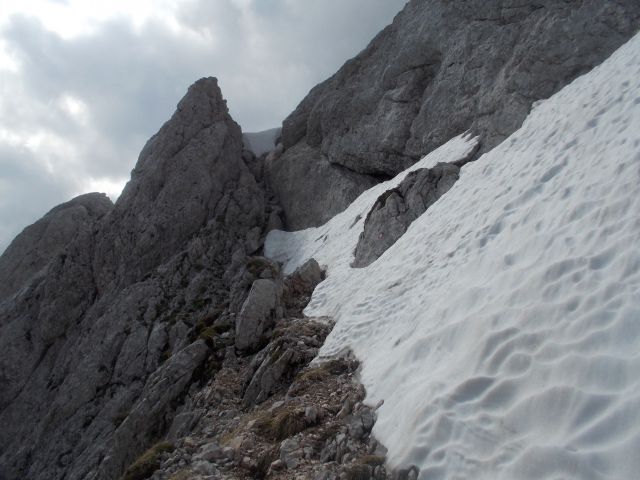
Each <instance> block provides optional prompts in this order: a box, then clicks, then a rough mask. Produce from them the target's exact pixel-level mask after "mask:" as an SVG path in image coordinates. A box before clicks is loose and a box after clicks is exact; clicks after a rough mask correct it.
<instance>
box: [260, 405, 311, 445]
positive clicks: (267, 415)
mask: <svg viewBox="0 0 640 480" xmlns="http://www.w3.org/2000/svg"><path fill="white" fill-rule="evenodd" d="M255 427H256V429H257V430H258V432H259V433H260V434H261V435H262V436H264V437H267V438H270V439H273V440H277V441H281V440H284V439H285V438H289V437H292V436H294V435H295V434H296V433H299V432H301V431H303V430H304V429H305V428H307V424H306V422H305V419H304V410H302V409H300V408H295V407H288V406H284V407H280V408H278V409H276V410H275V411H274V412H264V413H263V414H262V415H260V416H259V417H258V418H257V419H256V423H255Z"/></svg>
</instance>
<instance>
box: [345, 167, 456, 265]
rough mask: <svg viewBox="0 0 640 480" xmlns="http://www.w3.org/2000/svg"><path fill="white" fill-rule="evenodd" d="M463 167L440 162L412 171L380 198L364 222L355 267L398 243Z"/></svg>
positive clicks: (447, 188) (354, 262)
mask: <svg viewBox="0 0 640 480" xmlns="http://www.w3.org/2000/svg"><path fill="white" fill-rule="evenodd" d="M459 172H460V168H459V167H458V166H457V165H453V164H451V163H438V164H437V165H436V166H435V167H433V168H421V169H419V170H414V171H413V172H410V173H409V174H408V175H407V176H406V178H405V179H404V180H403V181H402V182H401V183H400V184H399V185H398V186H397V187H396V188H393V189H391V190H387V191H386V192H384V193H383V194H382V195H380V196H379V197H378V199H377V200H376V202H375V203H374V204H373V206H372V207H371V210H370V211H369V213H368V214H367V218H366V219H365V221H364V228H363V230H362V233H361V234H360V238H359V239H358V244H357V246H356V251H355V255H354V257H355V258H354V260H353V263H352V264H351V266H352V267H366V266H368V265H370V264H371V263H373V262H374V261H375V260H376V259H378V258H379V257H380V255H382V254H383V253H384V252H386V251H387V249H388V248H389V247H390V246H391V245H393V244H394V243H396V240H398V239H399V238H400V237H401V236H402V235H404V232H406V231H407V229H408V228H409V225H411V223H412V222H413V221H414V220H415V219H416V218H418V217H419V216H420V215H422V214H423V213H424V212H425V211H426V210H427V209H428V208H429V207H430V206H431V205H433V204H434V203H435V202H436V201H437V200H438V199H439V198H440V197H441V196H442V195H444V194H445V193H447V192H448V191H449V189H450V188H451V187H452V186H453V184H454V183H455V182H456V181H457V180H458V177H459Z"/></svg>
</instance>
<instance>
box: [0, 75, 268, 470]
mask: <svg viewBox="0 0 640 480" xmlns="http://www.w3.org/2000/svg"><path fill="white" fill-rule="evenodd" d="M88 198H89V199H93V200H95V198H96V197H95V196H92V197H88ZM86 203H87V198H85V199H77V200H75V201H73V202H70V205H71V206H73V205H86ZM98 203H99V204H100V205H102V203H100V202H98ZM84 208H86V207H84ZM105 210H107V207H104V208H102V210H98V211H99V212H100V214H99V215H93V216H92V215H89V214H86V215H84V216H82V215H81V216H78V215H76V217H75V218H76V219H79V221H78V222H77V225H76V226H75V227H74V228H71V229H68V228H67V227H66V223H65V222H64V221H58V217H59V216H60V215H63V214H65V213H64V212H68V211H69V208H68V207H64V208H62V207H60V208H59V209H54V211H53V213H54V215H57V216H54V220H56V221H49V219H48V217H45V219H43V220H42V221H41V222H40V224H43V222H47V225H49V231H52V230H53V231H56V232H57V231H60V232H63V233H64V232H67V231H69V232H71V233H69V234H67V233H65V234H64V235H66V236H64V235H62V234H60V236H61V237H64V238H63V241H60V242H59V248H58V249H55V248H53V249H48V250H47V255H48V257H46V258H45V257H43V256H42V255H39V254H38V249H37V248H35V247H34V246H33V243H32V238H34V235H32V234H31V232H33V231H37V229H39V228H40V227H39V225H38V224H36V226H34V227H30V228H29V229H27V230H26V231H25V233H23V234H22V235H21V236H20V237H18V239H16V242H14V244H12V246H11V248H10V249H8V250H7V253H5V255H4V256H3V260H2V261H3V262H5V264H9V265H30V264H33V265H34V267H33V269H32V270H33V271H34V272H35V270H37V272H35V273H34V274H33V275H31V276H29V274H30V273H31V270H23V272H24V273H25V275H24V278H23V279H18V280H20V282H18V281H16V282H15V284H14V286H13V288H12V291H13V292H15V293H13V294H12V293H11V292H7V293H6V294H5V296H4V297H3V298H2V300H1V303H0V319H1V320H0V322H1V323H0V328H1V329H2V332H1V335H0V347H1V351H2V355H0V371H1V372H2V378H1V379H0V380H1V383H2V387H3V388H2V389H0V420H1V421H2V423H3V425H4V426H5V427H4V428H3V429H2V432H0V452H2V453H1V454H0V476H1V477H3V478H7V479H14V478H30V479H40V478H42V479H44V478H46V479H55V478H68V479H74V478H78V479H80V478H83V479H85V478H96V479H98V478H105V479H106V478H109V479H110V478H117V477H118V476H119V475H120V473H121V472H122V471H123V470H124V468H125V467H126V466H127V465H128V464H129V463H130V462H131V461H132V460H133V459H135V458H136V456H137V455H138V454H139V453H140V452H141V451H144V450H145V449H146V448H147V447H148V445H149V443H152V442H153V441H155V439H156V438H158V437H160V436H162V435H163V432H165V431H166V430H167V429H168V428H170V426H171V424H172V422H173V416H174V413H175V408H176V406H177V405H179V404H181V403H182V401H183V399H184V398H185V395H186V393H187V392H188V390H189V388H190V387H191V386H192V385H193V383H194V382H197V381H198V378H199V375H200V371H201V370H202V368H203V365H205V364H206V362H207V359H208V358H209V356H210V349H209V347H208V346H207V344H206V342H205V341H204V340H202V339H198V338H197V335H196V333H195V332H196V330H197V322H198V321H199V319H200V318H202V317H207V318H209V317H217V316H218V315H221V314H222V313H223V312H225V311H226V312H227V313H226V315H227V317H233V315H234V314H235V313H234V312H235V310H234V309H235V308H237V305H238V304H241V302H242V300H243V298H242V297H243V295H244V293H245V291H244V288H245V287H246V286H245V285H244V284H242V281H241V280H242V278H241V279H240V280H238V279H237V275H239V273H238V272H239V271H241V270H242V268H243V266H244V261H245V258H246V256H247V255H248V254H251V253H252V252H254V251H255V250H257V249H259V248H260V245H261V235H262V234H263V232H264V228H265V226H266V225H267V222H268V218H269V212H270V207H269V201H268V198H267V194H266V190H265V189H264V187H263V186H262V185H261V184H260V179H256V177H254V175H253V173H252V171H251V170H250V169H249V167H248V166H247V164H246V163H245V161H244V159H243V152H242V137H241V131H240V127H239V126H238V125H237V124H236V123H235V122H234V121H233V120H232V119H231V117H230V116H229V114H228V110H227V107H226V103H225V101H224V100H223V98H222V95H221V93H220V90H219V88H218V86H217V82H216V80H215V79H202V80H200V81H198V82H196V83H195V84H194V85H193V86H192V87H191V88H190V89H189V92H188V93H187V95H186V96H185V98H184V99H183V100H182V101H181V102H180V104H179V105H178V110H177V112H176V113H175V114H174V116H173V117H172V118H171V120H169V121H168V122H167V123H166V124H165V125H164V126H163V127H162V128H161V129H160V131H159V132H158V134H157V135H155V136H154V137H153V138H152V139H151V140H150V141H149V142H148V143H147V145H146V146H145V148H144V149H143V151H142V153H141V155H140V159H139V161H138V164H137V166H136V168H135V170H134V171H133V174H132V180H131V182H129V184H128V185H127V187H126V189H125V191H124V192H123V194H122V196H121V198H120V199H119V200H118V202H117V203H116V205H115V206H114V207H113V208H109V210H108V211H107V212H105ZM56 212H57V213H56ZM65 215H66V214H65ZM65 218H66V217H65ZM63 220H64V218H63ZM56 229H57V230H56ZM36 238H37V237H36ZM36 247H37V244H36ZM45 262H46V263H47V264H46V266H45V267H43V268H40V265H41V264H44V263H45ZM27 277H28V278H27ZM245 280H246V279H245ZM232 287H233V289H235V290H233V291H232ZM248 287H250V285H249V286H248Z"/></svg>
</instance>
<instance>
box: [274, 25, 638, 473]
mask: <svg viewBox="0 0 640 480" xmlns="http://www.w3.org/2000/svg"><path fill="white" fill-rule="evenodd" d="M473 142H474V140H472V139H469V138H463V137H458V138H456V139H454V140H452V141H451V142H449V143H448V144H446V145H445V146H443V147H442V148H440V149H438V150H437V151H435V152H433V153H432V154H430V155H429V156H427V157H426V158H425V159H424V160H422V161H421V164H420V165H416V167H414V168H417V167H420V166H429V165H432V164H434V163H435V162H437V161H453V160H455V159H456V158H459V157H462V156H463V155H464V153H465V152H466V151H467V150H468V149H470V148H472V146H473ZM398 181H399V180H398V179H394V180H393V181H392V182H393V183H397V182H398ZM388 188H389V185H388V184H387V185H381V186H378V187H375V188H374V189H372V190H371V191H369V192H365V193H364V194H363V195H362V196H361V197H359V198H358V199H357V200H356V201H355V202H354V203H353V204H352V205H351V206H350V207H349V208H348V209H347V210H346V211H344V212H343V213H341V214H339V215H338V216H336V217H335V218H334V219H332V220H331V221H330V222H328V223H327V224H326V225H324V226H323V227H320V228H316V229H310V230H305V231H301V232H294V233H284V232H273V233H272V234H271V235H269V237H268V241H267V254H268V255H269V256H272V257H274V258H276V259H278V260H280V261H283V262H285V263H286V268H287V270H289V271H290V270H292V269H294V268H295V267H296V266H297V265H299V264H300V263H301V262H303V261H304V260H305V259H307V258H309V257H314V258H316V259H317V260H318V261H319V262H320V263H321V264H325V265H326V266H327V267H328V278H327V279H326V280H325V281H324V282H323V283H321V284H320V285H319V286H318V287H317V289H316V291H315V292H314V295H313V298H312V301H311V303H310V304H309V306H308V307H307V309H306V311H305V313H307V314H308V315H331V316H333V317H335V319H336V321H337V324H336V327H335V328H334V330H333V332H332V333H331V335H330V336H329V338H328V339H327V342H326V344H325V346H324V347H323V349H322V351H321V354H322V355H331V354H333V353H335V352H338V351H340V350H342V349H344V348H345V347H351V348H352V349H353V350H354V352H355V353H356V355H357V356H358V357H359V358H360V359H361V360H362V362H363V369H362V378H361V379H362V382H363V383H364V385H365V386H366V388H367V394H368V401H369V402H370V403H372V404H375V403H377V402H378V401H379V400H381V399H384V405H383V406H382V407H381V408H380V410H379V412H378V413H379V417H378V421H377V423H376V425H375V429H374V433H375V435H376V436H377V437H378V438H379V439H380V440H381V441H382V442H383V443H384V444H385V445H386V446H387V447H388V448H389V460H390V462H391V464H392V465H410V464H415V465H417V466H419V467H420V478H421V479H425V480H426V479H428V480H482V479H486V480H489V479H491V480H519V479H531V480H544V479H547V480H561V479H580V480H590V479H594V480H595V479H612V480H633V479H636V478H640V36H636V37H635V38H634V39H632V40H631V41H630V42H629V43H628V44H627V45H625V46H623V47H622V48H621V49H620V50H619V51H618V52H616V53H615V54H614V55H613V56H612V57H611V58H610V59H609V60H607V61H606V62H605V63H604V64H603V65H601V66H600V67H598V68H596V69H595V70H593V71H592V72H591V73H589V74H587V75H585V76H583V77H581V78H579V79H577V80H576V81H574V82H573V83H572V84H571V85H569V86H568V87H566V88H564V89H563V90H562V91H561V92H559V93H558V94H556V95H554V96H553V97H552V98H550V99H549V100H547V101H544V102H540V103H539V104H537V105H536V107H535V108H534V110H533V111H532V112H531V114H530V115H529V117H528V119H527V120H526V121H525V123H524V125H523V126H522V128H521V129H520V130H519V131H518V132H516V133H515V134H514V135H512V136H511V137H510V138H509V139H507V140H506V141H505V142H503V143H502V144H501V145H500V146H498V147H497V148H495V149H494V150H492V151H491V152H489V153H487V154H485V155H483V156H482V157H481V158H480V159H479V160H478V161H477V162H474V163H472V164H468V165H466V166H465V167H464V168H463V170H462V172H461V178H460V180H459V181H458V182H457V183H456V184H455V185H454V186H453V188H452V189H451V190H450V191H449V192H448V193H447V194H445V195H444V196H443V197H442V198H440V199H439V200H438V202H436V203H435V204H434V205H433V206H432V207H431V208H430V209H429V210H428V211H427V212H426V213H425V214H423V215H422V216H421V217H420V218H419V219H417V220H416V221H415V222H414V223H413V224H412V225H411V227H410V228H409V230H408V231H407V233H406V234H405V235H404V236H403V237H402V238H400V239H399V240H398V241H397V242H396V244H395V245H393V246H392V247H391V248H390V249H389V250H387V252H385V254H384V255H382V257H380V258H379V259H378V260H377V261H376V262H374V263H373V264H371V265H370V266H369V267H367V268H364V269H352V268H350V267H349V263H350V262H351V261H352V259H353V250H354V248H355V245H356V243H357V239H358V236H359V234H360V232H361V231H362V224H363V219H364V217H365V216H366V213H367V211H368V208H369V207H370V206H371V205H372V204H373V202H374V201H375V199H376V197H377V196H378V194H379V193H381V192H382V191H384V190H385V189H388ZM358 218H360V219H359V220H357V219H358ZM354 223H355V224H354Z"/></svg>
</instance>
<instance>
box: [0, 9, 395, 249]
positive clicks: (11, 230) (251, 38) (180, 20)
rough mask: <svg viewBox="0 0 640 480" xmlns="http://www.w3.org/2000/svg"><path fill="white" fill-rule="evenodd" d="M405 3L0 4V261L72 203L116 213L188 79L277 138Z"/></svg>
mask: <svg viewBox="0 0 640 480" xmlns="http://www.w3.org/2000/svg"><path fill="white" fill-rule="evenodd" d="M404 2H405V0H324V1H322V2H318V1H317V0H213V1H212V0H111V1H109V2H89V1H87V0H29V1H24V0H3V1H2V2H0V251H2V250H4V247H6V245H7V244H8V242H9V241H10V240H11V238H12V237H14V236H15V235H16V234H17V233H18V232H19V231H20V229H22V228H24V227H25V226H26V225H28V224H29V223H32V222H33V221H35V220H36V219H37V218H38V217H40V216H41V215H43V214H44V213H45V212H46V211H48V210H49V209H50V208H52V207H53V206H55V205H56V204H58V203H61V202H64V201H67V200H69V199H70V198H72V197H73V196H75V195H77V194H80V193H85V192H89V191H96V190H97V191H104V192H105V193H107V194H109V195H110V196H111V197H112V198H113V199H115V197H117V196H118V194H119V192H120V191H121V189H122V186H123V185H124V183H125V181H126V179H128V177H129V172H130V171H131V169H132V168H133V166H134V165H135V161H136V158H137V155H138V152H139V151H140V150H141V148H142V146H143V145H144V143H145V141H146V140H147V139H148V138H149V137H150V136H151V135H152V134H153V133H155V132H156V131H157V130H158V128H159V127H160V126H161V125H162V123H163V122H164V121H166V120H167V119H168V118H169V116H170V115H171V114H172V112H173V110H174V109H175V105H176V103H177V102H178V101H179V100H180V98H181V97H182V95H184V93H185V92H186V89H187V87H188V86H189V85H190V84H191V83H193V82H194V81H195V80H196V79H198V78H200V77H203V76H210V75H212V76H216V77H218V79H219V83H220V86H221V88H222V91H223V94H224V95H225V97H226V98H227V100H228V104H229V108H230V110H231V114H232V116H233V117H234V118H235V120H236V121H238V123H240V125H242V127H243V129H244V130H245V131H257V130H264V129H267V128H271V127H274V126H277V125H279V124H280V123H281V121H282V120H283V119H284V118H285V117H286V116H287V115H288V114H289V113H290V112H291V111H292V110H293V109H294V108H295V106H296V105H297V103H298V102H299V101H300V100H301V99H302V98H303V97H304V96H305V95H306V93H307V92H308V91H309V90H310V89H311V88H312V87H313V86H314V85H315V84H317V83H318V82H320V81H322V80H324V79H325V78H326V77H328V76H329V75H331V74H332V73H333V72H334V71H335V70H337V68H339V67H340V65H342V63H344V61H346V60H347V59H348V58H350V57H352V56H353V55H355V54H356V53H357V52H358V51H359V50H361V49H362V48H364V47H365V46H366V44H367V43H368V41H369V40H370V39H371V38H373V36H374V35H375V34H376V33H377V32H378V31H379V30H380V29H381V28H382V27H383V26H385V25H386V24H388V23H390V21H391V20H392V18H393V16H394V14H395V13H396V12H398V11H399V10H400V9H401V8H402V6H403V4H404Z"/></svg>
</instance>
